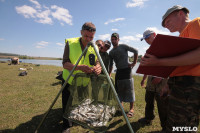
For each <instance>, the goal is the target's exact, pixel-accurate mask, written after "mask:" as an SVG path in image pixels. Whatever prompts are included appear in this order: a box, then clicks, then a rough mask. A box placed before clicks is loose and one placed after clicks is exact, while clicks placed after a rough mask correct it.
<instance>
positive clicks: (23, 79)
mask: <svg viewBox="0 0 200 133" xmlns="http://www.w3.org/2000/svg"><path fill="white" fill-rule="evenodd" d="M30 67H33V70H28V75H27V76H18V74H19V73H20V72H21V71H19V68H30ZM0 70H1V74H0V103H1V106H0V133H12V132H15V133H33V132H34V131H35V128H36V127H37V125H38V124H39V122H40V121H41V119H42V117H43V116H44V114H45V112H46V111H47V110H48V108H49V106H50V105H51V103H52V102H53V100H54V98H55V97H56V95H57V93H58V92H59V90H60V88H61V82H60V81H59V80H57V79H56V78H55V77H56V76H57V72H58V71H61V70H62V68H61V67H56V66H47V65H40V66H35V65H34V64H20V65H8V63H0ZM141 79H142V77H140V76H134V87H135V93H136V102H135V104H134V108H135V114H134V117H132V118H130V119H129V120H130V123H131V125H132V127H133V130H134V132H137V133H147V132H148V133H149V132H151V133H157V132H159V131H160V130H161V127H160V121H159V118H158V113H157V108H156V109H155V114H156V118H155V119H154V121H153V124H152V125H151V126H143V125H141V124H139V123H138V119H140V118H142V117H144V108H145V101H144V96H145V89H144V88H141V87H140V81H141ZM128 108H129V104H128V103H126V104H125V111H126V112H127V111H128ZM61 129H62V109H61V97H59V99H58V100H57V102H56V104H55V105H54V107H53V109H52V110H51V112H50V114H49V115H48V117H47V118H46V120H45V121H44V123H43V125H42V126H41V128H40V130H39V132H41V133H60V132H61ZM86 132H90V133H93V131H90V130H89V129H84V128H82V127H81V126H78V125H75V126H73V127H72V128H71V133H86ZM107 132H108V133H128V132H129V129H128V126H127V124H126V122H125V120H124V117H123V116H116V117H114V118H113V122H112V124H111V125H110V126H109V128H108V131H107Z"/></svg>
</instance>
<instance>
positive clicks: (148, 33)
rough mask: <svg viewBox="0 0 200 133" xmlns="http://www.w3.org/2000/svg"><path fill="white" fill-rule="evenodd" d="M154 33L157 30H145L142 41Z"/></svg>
mask: <svg viewBox="0 0 200 133" xmlns="http://www.w3.org/2000/svg"><path fill="white" fill-rule="evenodd" d="M152 33H155V32H154V31H153V30H151V29H147V30H145V32H144V33H143V37H142V38H141V41H142V40H143V39H146V38H148V37H149V36H150V35H151V34H152Z"/></svg>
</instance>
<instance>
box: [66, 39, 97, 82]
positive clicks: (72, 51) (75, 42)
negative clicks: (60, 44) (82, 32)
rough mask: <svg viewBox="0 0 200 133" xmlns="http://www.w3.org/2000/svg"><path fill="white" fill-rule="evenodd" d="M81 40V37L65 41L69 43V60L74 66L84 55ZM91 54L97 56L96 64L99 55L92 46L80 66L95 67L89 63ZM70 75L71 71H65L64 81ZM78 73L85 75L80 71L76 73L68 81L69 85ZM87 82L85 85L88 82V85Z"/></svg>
mask: <svg viewBox="0 0 200 133" xmlns="http://www.w3.org/2000/svg"><path fill="white" fill-rule="evenodd" d="M79 40H80V37H77V38H70V39H65V42H67V41H68V44H69V59H70V61H71V63H72V64H74V65H75V64H76V62H77V61H78V59H79V57H80V56H81V54H82V49H81V45H80V42H79ZM97 49H98V48H97ZM90 54H94V55H95V62H96V60H97V55H96V53H95V50H94V48H93V47H92V46H89V47H88V50H87V52H86V54H85V56H82V58H81V60H80V62H79V64H78V65H87V66H89V67H93V66H94V65H90V62H89V55H90ZM69 73H70V71H69V70H67V69H64V70H63V79H64V80H66V79H67V77H68V76H69ZM76 73H83V72H82V71H80V70H76V71H74V72H73V74H72V76H71V77H70V79H69V81H68V83H69V84H72V80H73V78H74V76H75V74H76ZM86 82H87V81H85V84H87V83H88V82H87V83H86Z"/></svg>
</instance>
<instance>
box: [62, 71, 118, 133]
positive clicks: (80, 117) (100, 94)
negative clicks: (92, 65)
mask: <svg viewBox="0 0 200 133" xmlns="http://www.w3.org/2000/svg"><path fill="white" fill-rule="evenodd" d="M111 80H112V79H111ZM112 82H113V80H112ZM69 91H70V98H69V100H68V103H67V107H66V110H65V113H64V117H65V118H66V119H69V120H70V121H72V122H75V123H78V124H80V125H82V126H84V127H86V128H89V129H91V130H94V131H96V132H104V131H106V130H107V128H108V126H109V124H110V123H111V120H112V118H113V116H114V115H115V112H116V109H117V107H118V104H117V100H116V98H115V96H114V93H113V91H112V88H111V85H110V84H109V82H108V80H107V77H106V76H105V75H98V76H97V75H94V74H89V75H88V74H85V73H77V74H76V75H75V77H74V80H73V82H72V85H71V86H70V87H69Z"/></svg>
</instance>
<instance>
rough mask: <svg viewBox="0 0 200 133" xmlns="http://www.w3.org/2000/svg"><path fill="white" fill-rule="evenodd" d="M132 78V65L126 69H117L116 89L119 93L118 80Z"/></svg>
mask: <svg viewBox="0 0 200 133" xmlns="http://www.w3.org/2000/svg"><path fill="white" fill-rule="evenodd" d="M130 78H132V75H131V68H130V67H128V68H124V69H117V72H116V74H115V90H116V92H117V93H118V86H117V80H123V79H130Z"/></svg>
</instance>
